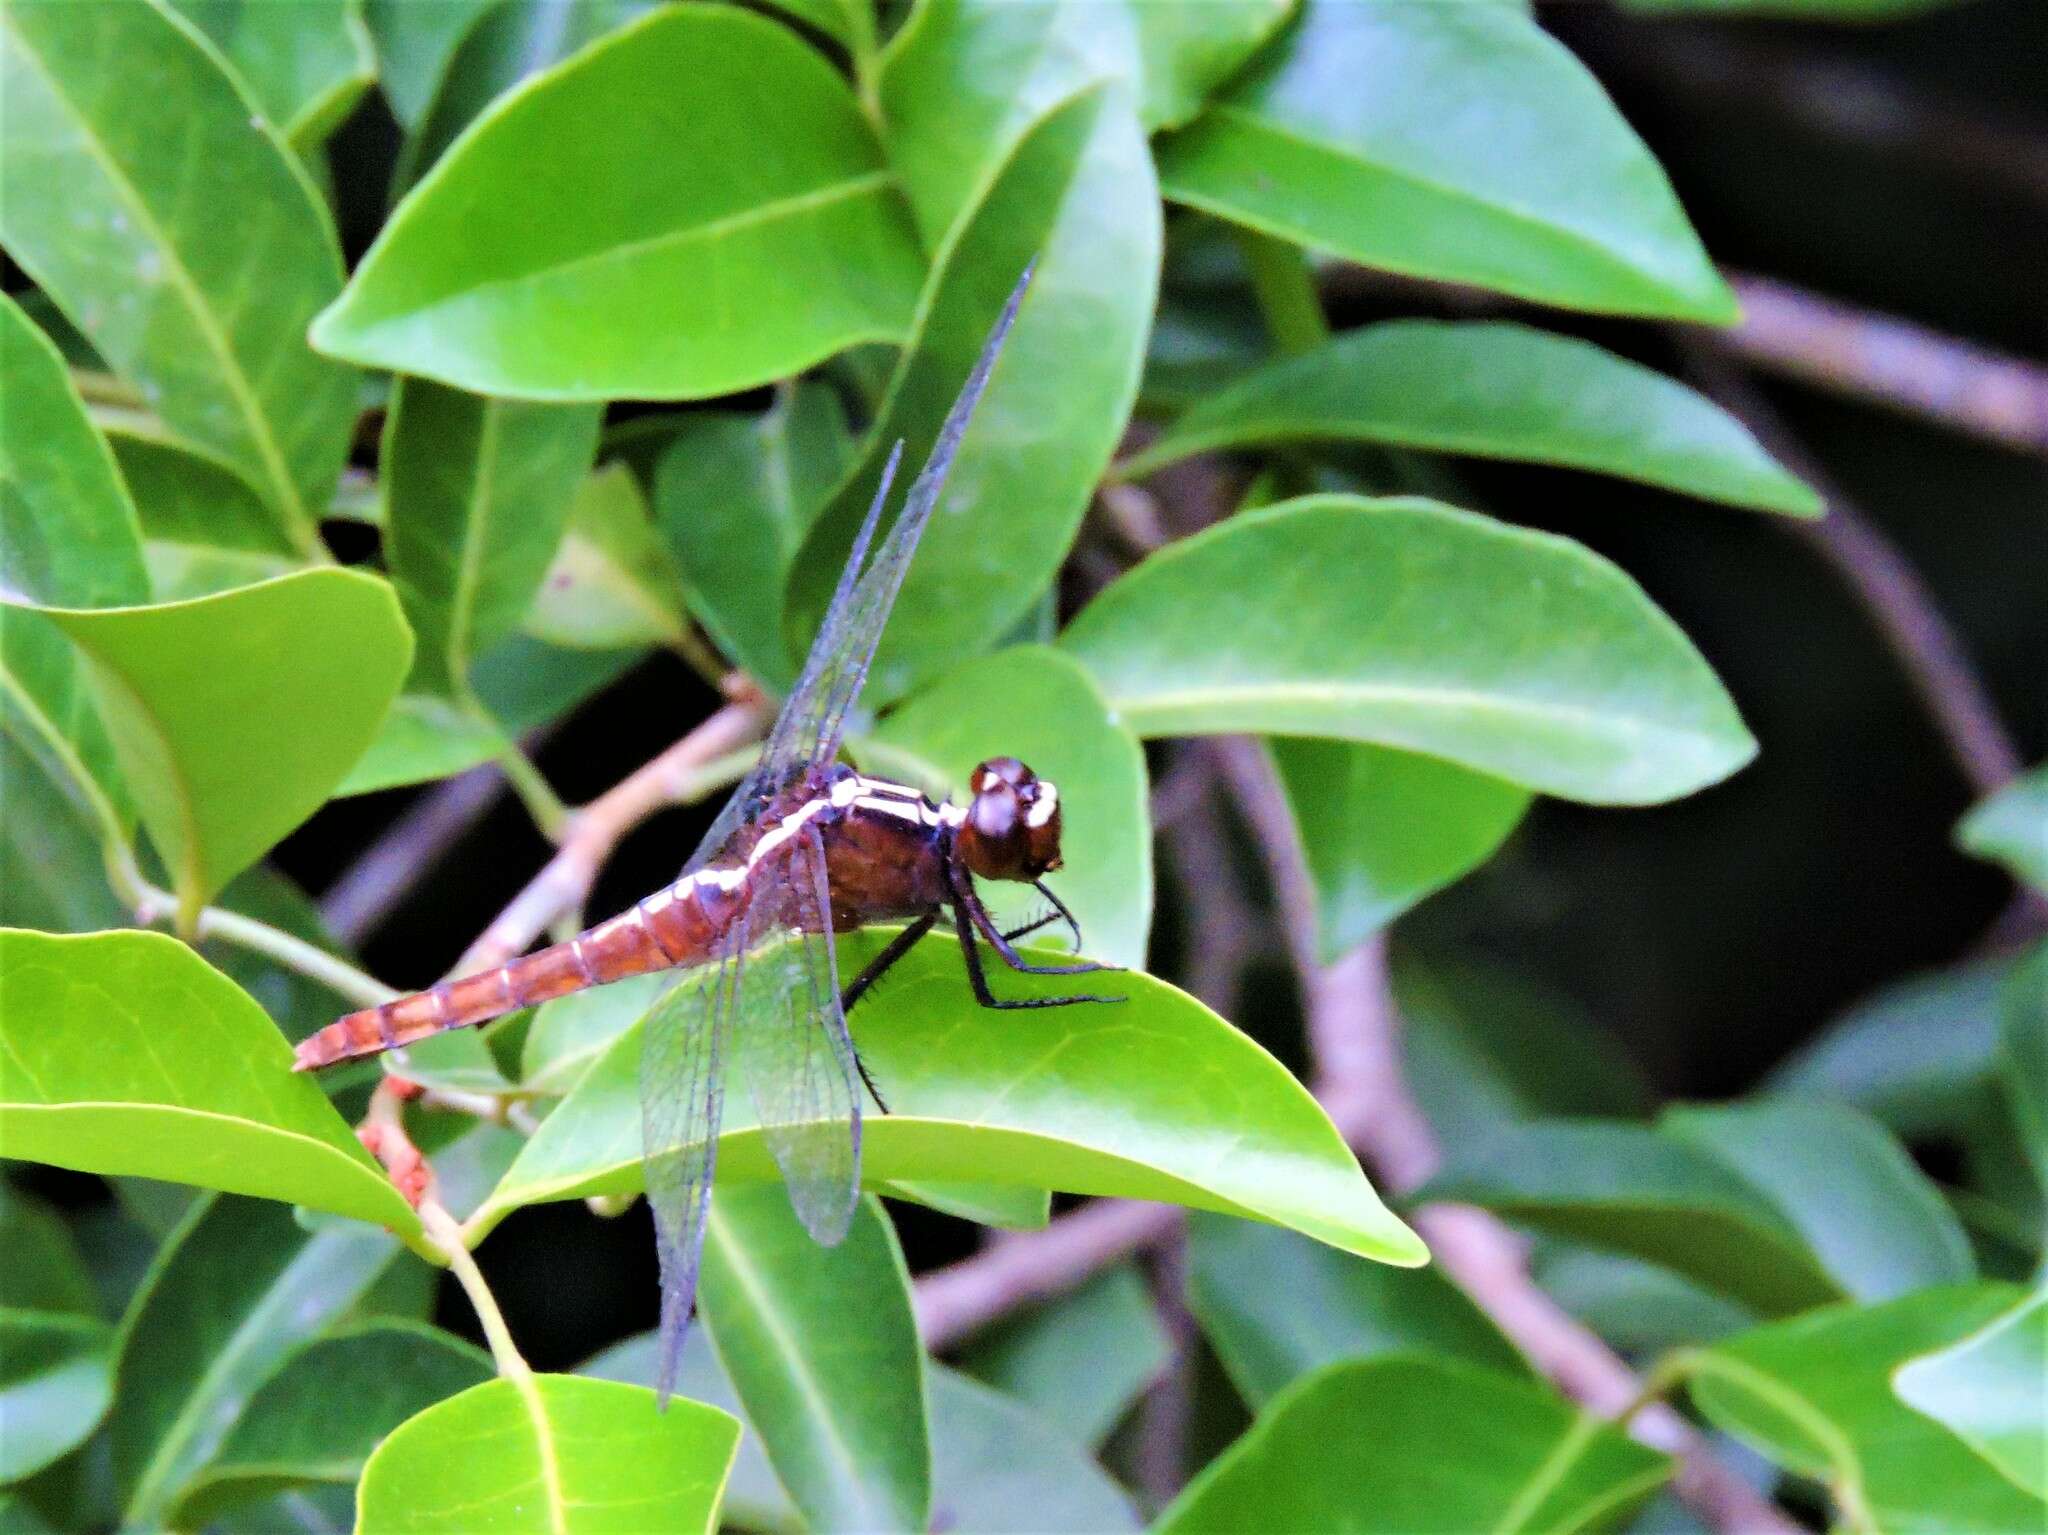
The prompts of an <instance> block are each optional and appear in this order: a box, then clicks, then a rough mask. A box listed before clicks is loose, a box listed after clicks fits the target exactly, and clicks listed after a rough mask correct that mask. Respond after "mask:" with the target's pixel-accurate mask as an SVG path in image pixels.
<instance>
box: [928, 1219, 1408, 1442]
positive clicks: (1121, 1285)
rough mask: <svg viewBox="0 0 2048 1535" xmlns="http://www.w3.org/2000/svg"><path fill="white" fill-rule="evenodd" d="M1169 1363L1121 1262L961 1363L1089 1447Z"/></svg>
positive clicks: (1168, 1348)
mask: <svg viewBox="0 0 2048 1535" xmlns="http://www.w3.org/2000/svg"><path fill="white" fill-rule="evenodd" d="M1218 1219H1227V1217H1218ZM1261 1229H1264V1228H1261ZM1302 1240H1303V1245H1304V1246H1314V1245H1315V1244H1314V1243H1311V1242H1308V1241H1307V1240H1306V1239H1305V1238H1304V1239H1302ZM1322 1250H1324V1249H1320V1248H1319V1249H1318V1251H1322ZM1362 1266H1363V1267H1366V1268H1373V1267H1376V1266H1377V1265H1373V1264H1364V1265H1362ZM1389 1272H1392V1271H1391V1270H1390V1271H1389ZM1418 1272H1421V1271H1418ZM1172 1360H1173V1340H1172V1339H1171V1338H1169V1337H1168V1336H1167V1333H1166V1328H1165V1327H1164V1326H1163V1325H1162V1324H1161V1322H1160V1320H1159V1313H1158V1311H1157V1309H1156V1308H1155V1307H1154V1305H1153V1301H1152V1294H1151V1292H1150V1291H1149V1290H1148V1289H1146V1287H1145V1281H1144V1280H1143V1279H1141V1278H1140V1277H1139V1276H1138V1272H1137V1270H1136V1269H1135V1268H1134V1267H1133V1266H1132V1265H1131V1264H1129V1263H1120V1264H1118V1265H1116V1266H1115V1267H1114V1268H1108V1269H1104V1270H1103V1271H1102V1272H1101V1273H1099V1274H1097V1275H1096V1276H1095V1277H1094V1278H1093V1279H1090V1280H1089V1281H1088V1282H1087V1283H1086V1284H1084V1285H1082V1286H1081V1287H1080V1288H1079V1289H1077V1290H1074V1291H1073V1292H1072V1293H1070V1294H1067V1295H1062V1296H1060V1297H1058V1298H1057V1299H1055V1300H1052V1301H1048V1302H1047V1303H1046V1304H1044V1305H1042V1306H1035V1307H1033V1308H1031V1309H1030V1310H1028V1311H1022V1312H1013V1313H1012V1314H1011V1315H1009V1316H1007V1317H1004V1318H1003V1319H1002V1320H1001V1321H999V1322H997V1323H996V1325H995V1326H993V1327H991V1328H989V1329H988V1330H987V1331H985V1332H981V1333H977V1334H976V1335H975V1337H974V1338H973V1340H972V1342H971V1343H970V1345H969V1347H968V1349H967V1353H966V1355H965V1357H964V1358H963V1359H962V1361H961V1363H962V1365H963V1367H964V1368H965V1369H966V1370H967V1372H968V1373H969V1374H971V1375H973V1376H976V1377H977V1378H979V1379H981V1380H983V1381H986V1382H987V1383H988V1384H989V1385H991V1386H993V1387H995V1388H996V1389H997V1390H999V1391H1002V1392H1004V1393H1006V1394H1007V1395H1009V1396H1013V1397H1016V1398H1018V1399H1019V1400H1020V1401H1023V1402H1026V1403H1029V1404H1030V1405H1031V1407H1033V1408H1034V1409H1035V1410H1036V1411H1037V1413H1038V1415H1039V1416H1040V1417H1042V1418H1043V1419H1045V1421H1046V1422H1048V1423H1053V1424H1057V1425H1059V1427H1060V1428H1061V1429H1063V1430H1064V1431H1065V1432H1066V1433H1067V1434H1068V1435H1069V1436H1070V1437H1071V1438H1073V1439H1074V1440H1075V1442H1076V1443H1079V1444H1082V1445H1086V1446H1091V1447H1092V1446H1094V1445H1097V1444H1099V1443H1101V1442H1102V1440H1103V1439H1105V1438H1106V1437H1108V1435H1109V1432H1110V1430H1111V1429H1113V1428H1115V1427H1116V1425H1117V1423H1118V1421H1119V1420H1120V1419H1121V1418H1122V1417H1123V1415H1124V1413H1125V1412H1126V1411H1128V1410H1129V1408H1130V1405H1131V1403H1133V1402H1134V1401H1136V1400H1137V1399H1138V1395H1139V1393H1140V1392H1142V1391H1143V1390H1144V1389H1145V1388H1146V1387H1147V1386H1148V1385H1150V1384H1151V1383H1152V1382H1153V1381H1154V1380H1156V1379H1157V1378H1158V1377H1159V1375H1160V1373H1161V1372H1162V1371H1163V1370H1165V1369H1166V1367H1167V1365H1168V1364H1170V1363H1171V1362H1172Z"/></svg>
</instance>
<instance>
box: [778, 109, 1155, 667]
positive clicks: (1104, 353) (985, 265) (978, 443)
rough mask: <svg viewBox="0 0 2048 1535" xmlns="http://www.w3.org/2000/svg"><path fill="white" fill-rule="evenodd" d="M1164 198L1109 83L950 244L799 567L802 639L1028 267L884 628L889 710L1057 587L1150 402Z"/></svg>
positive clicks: (795, 582) (796, 607)
mask: <svg viewBox="0 0 2048 1535" xmlns="http://www.w3.org/2000/svg"><path fill="white" fill-rule="evenodd" d="M1160 238H1161V236H1160V212H1159V206H1158V203H1157V200H1156V198H1155V197H1154V196H1153V193H1152V166H1151V161H1150V159H1149V157H1148V155H1147V152H1146V147H1145V141H1144V136H1143V134H1142V132H1141V131H1140V129H1139V127H1138V123H1137V120H1136V118H1135V116H1134V115H1133V113H1132V111H1131V106H1130V103H1129V101H1128V99H1127V98H1126V97H1125V96H1123V95H1122V94H1121V93H1120V92H1117V91H1115V90H1112V89H1110V88H1109V87H1107V86H1105V87H1101V88H1098V89H1095V90H1091V91H1088V92H1085V93H1083V94H1082V95H1079V96H1076V97H1073V98H1071V99H1069V100H1067V101H1065V102H1063V103H1062V104H1060V105H1059V106H1058V107H1057V108H1055V109H1054V110H1052V111H1051V112H1050V113H1049V114H1047V115H1046V116H1045V117H1044V118H1043V119H1042V120H1040V121H1039V122H1038V123H1037V124H1036V125H1035V126H1034V127H1033V128H1032V129H1031V131H1030V133H1029V134H1028V135H1027V136H1026V137H1025V138H1024V140H1023V141H1022V143H1021V144H1020V145H1019V146H1018V148H1017V150H1016V152H1015V154H1014V155H1012V156H1011V157H1010V158H1009V160H1008V161H1007V162H1006V163H1005V164H1004V165H1003V166H1002V167H1001V172H1000V175H999V176H998V177H997V179H996V181H995V183H994V184H993V186H992V187H991V188H990V190H989V192H988V194H987V196H986V197H985V198H983V199H982V200H981V202H980V203H979V204H977V205H976V207H975V208H974V211H973V214H972V216H971V218H969V219H968V220H967V221H966V222H965V224H964V225H963V227H962V228H961V229H960V230H959V231H958V233H957V235H956V236H955V237H954V239H953V240H952V242H951V243H950V244H949V245H948V247H947V248H946V249H945V251H944V252H943V253H942V256H941V260H940V264H939V266H938V268H937V269H936V270H935V271H934V273H933V275H932V279H931V281H930V283H929V284H928V285H927V286H926V289H925V292H924V294H923V296H922V297H921V299H920V300H919V307H918V319H917V326H916V331H915V334H914V336H913V337H912V340H911V342H910V345H909V346H908V347H907V348H906V349H905V351H904V353H903V355H902V357H901V359H900V360H899V362H898V364H897V368H896V371H895V374H894V375H893V376H892V378H891V379H890V382H889V386H888V392H887V395H886V397H885V399H884V401H883V404H882V407H881V409H880V410H879V411H878V412H877V419H876V422H875V426H874V429H873V431H872V432H871V433H870V434H869V437H868V440H867V444H866V446H865V448H864V449H863V453H862V457H861V459H860V461H859V464H858V466H857V467H856V468H855V470H854V471H853V472H852V473H851V474H850V475H849V476H848V477H847V478H846V479H845V480H844V481H843V482H842V484H841V485H840V486H839V489H838V491H837V492H836V494H835V495H834V497H833V500H832V504H831V505H830V506H829V507H828V508H827V509H826V510H825V512H824V513H823V514H822V515H821V516H820V517H819V518H818V519H817V522H816V524H815V525H814V526H813V527H812V529H811V532H810V536H809V538H808V539H807V541H806V542H805V545H804V549H803V552H802V554H801V555H800V556H799V557H798V560H797V563H796V568H795V569H794V571H793V572H792V573H791V582H790V588H789V597H788V604H787V612H786V614H785V617H784V635H785V638H786V640H787V641H788V644H789V648H790V650H791V652H792V653H797V652H800V651H802V649H803V648H804V647H805V646H806V645H807V644H808V642H809V640H810V637H811V635H812V634H813V633H814V632H815V630H816V628H817V625H818V622H819V620H820V619H821V618H822V616H823V614H824V611H825V607H826V604H827V602H828V601H829V600H830V596H831V592H832V587H833V583H834V582H835V581H836V580H837V579H838V574H839V570H840V568H841V567H842V566H843V565H844V564H845V562H846V555H847V551H848V550H849V549H850V548H851V547H852V543H853V536H854V533H855V531H856V530H857V529H858V528H859V526H860V522H861V518H862V517H863V515H864V514H865V513H866V510H867V506H868V503H869V501H870V499H871V498H872V497H873V495H874V492H875V488H876V486H877V484H878V483H879V480H880V475H881V469H882V464H883V461H884V459H885V457H886V455H887V453H888V451H889V448H890V445H891V444H892V443H894V442H895V441H896V440H897V439H899V438H901V439H902V440H904V441H905V442H906V443H907V444H908V450H907V458H908V460H909V462H911V463H918V462H920V461H922V459H923V458H924V456H925V454H926V452H927V451H928V450H929V448H930V446H931V444H932V443H933V441H934V440H935V439H936V437H937V435H938V431H939V426H940V423H941V422H942V421H943V420H944V418H945V413H946V411H947V410H948V409H950V408H951V406H952V403H953V400H954V398H955V396H956V395H957V394H958V392H959V389H960V386H961V383H962V381H963V380H964V379H965V378H966V377H967V373H968V370H969V368H970V367H971V366H972V365H973V362H974V359H975V358H976V357H977V356H978V355H979V354H980V352H981V348H982V344H983V343H984V341H986V339H987V337H988V331H989V326H990V325H991V324H992V323H993V321H994V320H995V317H996V314H997V312H998V311H999V310H1000V309H1001V307H1002V304H1003V300H1004V298H1005V297H1006V296H1007V295H1008V293H1009V291H1010V288H1011V286H1012V285H1013V284H1014V283H1015V282H1016V280H1017V274H1018V273H1020V272H1022V271H1023V270H1024V268H1025V266H1026V264H1027V263H1029V262H1032V261H1033V260H1035V261H1036V263H1037V264H1036V267H1035V269H1034V270H1035V275H1034V276H1033V278H1032V283H1031V291H1030V292H1029V293H1027V294H1026V295H1025V298H1024V304H1023V307H1022V309H1021V310H1020V311H1019V312H1018V315H1017V321H1016V326H1015V328H1014V329H1013V330H1012V331H1011V333H1010V338H1009V340H1008V342H1007V343H1006V344H1005V345H1004V348H1003V355H1002V357H1001V359H1000V360H999V362H998V365H997V367H996V370H995V372H994V374H993V375H992V376H991V377H990V379H989V382H988V389H987V392H986V393H985V394H984V395H983V396H982V399H981V403H980V405H979V407H978V408H977V409H976V411H975V414H974V420H973V422H972V423H971V424H970V426H969V427H968V430H967V434H966V436H965V437H964V438H963V439H962V441H961V444H960V450H959V453H958V454H957V456H956V457H955V458H954V461H953V469H952V474H951V476H950V478H949V479H948V481H947V490H946V493H945V495H944V496H942V497H941V499H940V502H939V506H938V510H937V511H936V513H935V514H934V515H933V517H932V521H931V524H930V526H929V527H927V528H926V530H925V533H924V538H923V542H922V543H921V545H920V546H919V548H918V552H917V559H916V561H915V562H914V563H913V564H912V565H911V567H910V572H909V575H908V576H907V578H906V579H905V581H904V584H903V590H902V594H901V596H900V597H899V598H898V599H897V602H896V607H895V613H894V621H893V622H892V623H891V624H890V626H889V629H888V631H887V632H886V633H885V634H884V635H883V637H882V643H881V648H880V650H879V652H878V654H877V656H876V660H875V666H874V670H873V671H872V672H871V673H870V675H869V679H868V684H867V692H866V695H865V696H866V698H867V701H868V702H869V703H870V704H871V705H872V704H880V703H885V702H887V701H889V700H890V699H892V698H895V697H897V696H899V695H901V694H903V693H904V692H906V691H908V690H909V688H910V687H911V686H912V684H914V683H915V682H918V681H920V680H922V679H924V678H926V677H929V676H932V675H933V674H935V673H937V672H940V671H944V670H946V669H948V668H950V667H952V666H955V665H957V664H958V663H959V662H960V660H961V659H962V658H963V657H964V656H968V655H972V654H974V653H975V652H977V651H980V650H984V649H986V648H988V647H989V646H990V645H992V644H993V643H995V642H996V641H997V640H999V639H1001V638H1002V637H1004V636H1005V635H1006V634H1008V632H1009V631H1010V630H1011V629H1012V628H1013V627H1014V626H1015V625H1016V623H1017V621H1018V620H1019V619H1021V618H1022V617H1023V616H1024V615H1025V614H1026V613H1027V612H1029V611H1030V609H1031V607H1032V605H1033V604H1034V603H1035V602H1036V601H1037V600H1038V599H1039V597H1040V595H1041V594H1042V593H1043V592H1044V591H1045V590H1046V588H1047V587H1048V586H1050V585H1051V584H1052V581H1053V578H1054V577H1055V575H1056V574H1057V573H1058V571H1059V568H1060V566H1061V564H1062V563H1063V562H1064V560H1065V558H1066V552H1067V547H1068V545H1069V544H1070V543H1072V541H1073V537H1074V533H1075V530H1076V529H1077V528H1078V527H1079V526H1080V522H1081V516H1082V513H1083V512H1084V511H1085V510H1086V509H1087V505H1088V499H1089V497H1090V496H1091V495H1092V494H1093V493H1094V489H1095V485H1096V482H1097V480H1098V479H1099V478H1100V477H1101V474H1102V470H1103V468H1104V466H1105V465H1107V464H1108V462H1109V457H1110V454H1111V453H1112V452H1113V451H1114V449H1115V447H1116V443H1117V439H1118V438H1119V437H1120V436H1121V435H1122V432H1123V428H1124V423H1125V420H1126V419H1127V417H1128V416H1129V414H1130V408H1131V401H1132V399H1133V398H1134V397H1135V395H1136V392H1137V384H1138V373H1139V370H1140V367H1141V366H1142V364H1143V361H1144V351H1145V333H1146V330H1147V328H1148V326H1149V325H1150V323H1151V317H1152V306H1153V303H1154V300H1155V299H1156V297H1157V293H1158V278H1159V252H1160Z"/></svg>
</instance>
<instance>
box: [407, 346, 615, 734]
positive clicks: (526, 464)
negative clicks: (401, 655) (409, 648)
mask: <svg viewBox="0 0 2048 1535" xmlns="http://www.w3.org/2000/svg"><path fill="white" fill-rule="evenodd" d="M600 414H601V412H600V411H599V409H598V408H597V407H595V406H588V405H527V404H521V403H519V402H517V401H513V400H492V399H485V398H483V397H482V396H480V395H473V394H464V393H462V392H461V391H460V390H455V389H448V388H445V387H443V386H442V385H440V384H436V383H433V382H431V381H429V380H427V379H419V378H407V379H401V380H400V381H399V385H398V388H397V390H396V391H395V392H394V393H393V395H392V400H391V414H390V417H389V420H388V423H387V425H386V427H385V436H384V495H385V502H386V506H387V512H386V523H385V533H384V538H385V543H384V547H385V558H386V561H387V563H388V564H389V566H390V569H391V577H392V580H393V581H394V582H395V583H396V584H397V586H398V592H399V596H400V598H401V599H402V600H403V602H404V603H405V614H406V617H407V619H409V620H410V621H411V624H412V628H413V632H414V633H415V634H416V635H417V636H418V638H419V644H418V648H417V650H416V652H415V655H414V661H413V679H412V690H413V691H417V692H427V693H439V694H445V695H448V696H453V697H460V696H462V695H463V693H464V692H465V690H466V686H467V680H468V676H469V667H470V663H471V662H472V661H474V660H475V659H476V657H477V656H478V655H479V654H481V653H482V652H483V651H484V650H486V649H488V648H489V647H490V646H491V645H492V644H494V643H496V642H497V641H498V640H501V639H503V638H504V637H505V636H506V635H508V634H510V633H511V632H512V631H513V630H514V629H516V628H518V627H519V621H520V619H521V618H523V617H524V616H525V614H526V609H527V606H528V605H529V604H530V603H531V602H532V601H533V594H534V592H535V591H536V590H538V588H539V586H540V583H541V578H542V577H543V576H544V575H545V574H546V573H547V568H548V564H549V562H550V561H551V560H552V559H553V558H554V556H555V547H556V545H557V544H559V543H560V542H561V538H562V530H563V528H564V527H565V526H566V525H567V523H568V520H569V505H570V501H571V498H572V497H573V496H574V495H575V492H576V487H577V486H578V485H579V484H580V483H581V481H582V479H583V477H584V474H585V472H586V471H587V470H588V469H589V468H590V459H591V455H592V454H593V453H595V452H596V451H597V427H598V417H599V415H600Z"/></svg>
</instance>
